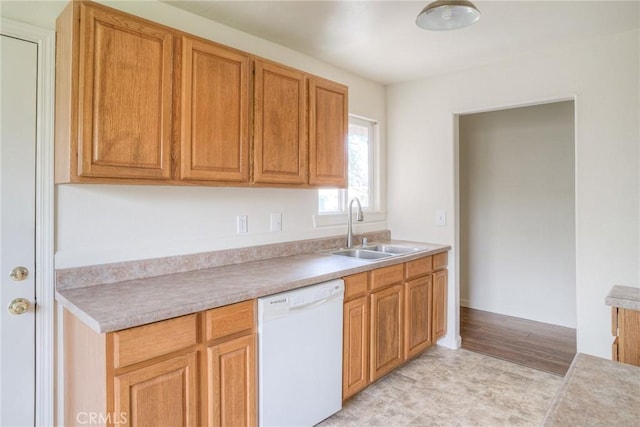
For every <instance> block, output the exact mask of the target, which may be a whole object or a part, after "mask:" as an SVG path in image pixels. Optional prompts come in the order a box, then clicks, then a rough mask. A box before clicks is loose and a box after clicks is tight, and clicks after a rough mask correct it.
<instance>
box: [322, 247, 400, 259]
mask: <svg viewBox="0 0 640 427" xmlns="http://www.w3.org/2000/svg"><path fill="white" fill-rule="evenodd" d="M331 255H340V256H348V257H351V258H359V259H368V260H375V259H380V258H387V257H390V256H393V255H394V254H391V253H386V252H379V251H371V250H367V249H340V250H338V251H333V252H331Z"/></svg>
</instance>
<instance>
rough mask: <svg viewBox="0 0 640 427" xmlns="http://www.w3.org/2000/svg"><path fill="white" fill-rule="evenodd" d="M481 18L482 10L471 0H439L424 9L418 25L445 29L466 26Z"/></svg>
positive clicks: (429, 28)
mask: <svg viewBox="0 0 640 427" xmlns="http://www.w3.org/2000/svg"><path fill="white" fill-rule="evenodd" d="M478 19H480V11H479V10H478V8H477V7H475V6H474V5H473V3H471V2H470V1H456V0H437V1H434V2H433V3H430V4H428V5H427V7H425V8H424V9H422V12H420V14H419V15H418V17H417V18H416V25H417V26H418V27H420V28H424V29H425V30H433V31H443V30H455V29H458V28H462V27H466V26H469V25H471V24H473V23H474V22H476V21H477V20H478Z"/></svg>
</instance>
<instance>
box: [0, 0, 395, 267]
mask: <svg viewBox="0 0 640 427" xmlns="http://www.w3.org/2000/svg"><path fill="white" fill-rule="evenodd" d="M100 3H105V4H108V5H109V6H112V7H115V8H118V9H121V10H124V11H126V12H129V13H132V14H134V15H138V16H142V17H144V18H147V19H150V20H153V21H155V22H159V23H162V24H165V25H168V26H171V27H174V28H178V29H180V30H183V31H186V32H189V33H191V34H195V35H198V36H201V37H204V38H207V39H210V40H214V41H216V42H219V43H223V44H226V45H228V46H232V47H235V48H238V49H242V50H244V51H247V52H250V53H254V54H257V55H260V56H262V57H265V58H269V59H271V60H274V61H278V62H281V63H283V64H286V65H289V66H292V67H296V68H299V69H302V70H304V71H307V72H310V73H313V74H316V75H320V76H323V77H326V78H329V79H332V80H335V81H338V82H341V83H344V84H346V85H348V86H349V112H350V113H352V114H357V115H360V116H364V117H369V118H373V119H376V120H378V122H379V123H380V133H381V135H382V139H381V144H382V146H383V147H384V135H385V134H386V130H385V115H386V112H385V89H384V87H383V86H381V85H379V84H377V83H374V82H371V81H369V80H366V79H363V78H360V77H358V76H356V75H353V74H350V73H347V72H345V71H342V70H339V69H337V68H335V67H332V66H330V65H327V64H325V63H323V62H320V61H318V60H316V59H313V58H311V57H309V56H306V55H303V54H300V53H298V52H295V51H293V50H290V49H287V48H284V47H282V46H279V45H276V44H274V43H270V42H268V41H266V40H263V39H259V38H257V37H254V36H251V35H249V34H246V33H243V32H240V31H237V30H235V29H232V28H230V27H226V26H224V25H220V24H217V23H214V22H212V21H209V20H206V19H204V18H200V17H198V16H196V15H193V14H190V13H188V12H185V11H182V10H180V9H176V8H173V7H171V6H169V5H167V4H164V3H160V2H157V1H153V0H152V1H148V0H147V1H124V2H123V1H120V2H118V1H116V2H104V1H100ZM65 4H66V2H58V1H44V2H24V1H22V2H7V1H2V2H1V6H2V9H1V13H2V15H3V16H6V17H9V18H12V19H15V20H18V21H22V22H27V23H31V24H34V25H38V26H41V27H44V28H55V19H56V17H57V16H58V14H59V13H60V11H61V10H62V8H63V7H64V5H65ZM383 166H384V164H383ZM382 171H384V167H383V168H382ZM382 178H383V179H382V182H384V181H385V180H384V177H382ZM56 190H57V205H56V230H57V238H56V268H65V267H73V266H80V265H91V264H98V263H103V262H113V261H122V260H130V259H143V258H150V257H156V256H168V255H174V254H183V253H193V252H200V251H208V250H216V249H221V248H230V247H241V246H250V245H255V244H262V243H272V242H280V241H289V240H299V239H305V238H314V237H322V236H328V235H337V234H341V233H346V226H344V225H340V226H334V227H325V228H318V229H316V228H314V224H313V219H312V215H313V214H314V213H315V211H316V209H317V191H316V190H295V189H293V190H291V189H249V188H242V189H230V188H205V187H200V188H178V187H156V186H115V185H59V186H57V188H56ZM382 202H383V205H382V210H384V200H383V201H382ZM272 212H274V213H282V217H283V219H282V223H283V232H282V233H269V232H268V221H269V214H270V213H272ZM240 214H248V215H249V233H248V234H247V235H243V236H239V235H237V234H236V232H235V230H236V222H235V221H236V220H235V217H236V215H240ZM385 228H386V223H385V222H384V221H382V222H377V223H369V224H366V223H365V224H357V225H355V231H356V232H362V231H370V230H379V229H385Z"/></svg>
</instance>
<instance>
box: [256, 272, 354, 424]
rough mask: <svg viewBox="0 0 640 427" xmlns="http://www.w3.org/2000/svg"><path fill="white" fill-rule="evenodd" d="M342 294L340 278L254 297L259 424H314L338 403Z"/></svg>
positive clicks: (340, 366)
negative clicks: (256, 306) (256, 333)
mask: <svg viewBox="0 0 640 427" xmlns="http://www.w3.org/2000/svg"><path fill="white" fill-rule="evenodd" d="M343 299H344V281H343V280H332V281H329V282H324V283H320V284H318V285H313V286H308V287H305V288H301V289H296V290H293V291H288V292H282V293H279V294H275V295H270V296H268V297H264V298H259V299H258V367H259V371H258V372H259V375H258V389H259V401H258V407H259V420H260V426H263V427H276V426H277V427H283V426H296V427H303V426H312V425H315V424H317V423H319V422H320V421H322V420H324V419H325V418H327V417H329V416H330V415H331V414H334V413H336V412H338V411H339V410H340V408H342V301H343Z"/></svg>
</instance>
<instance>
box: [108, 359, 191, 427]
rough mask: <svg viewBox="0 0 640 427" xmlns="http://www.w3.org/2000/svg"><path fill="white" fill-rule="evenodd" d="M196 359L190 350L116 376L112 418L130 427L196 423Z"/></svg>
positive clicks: (189, 424)
mask: <svg viewBox="0 0 640 427" xmlns="http://www.w3.org/2000/svg"><path fill="white" fill-rule="evenodd" d="M197 360H198V359H197V355H196V353H195V352H193V353H188V354H186V355H184V356H177V357H174V358H171V359H169V360H164V361H161V362H158V363H154V364H152V365H149V366H145V367H143V368H140V369H136V370H133V371H131V372H127V373H125V374H121V375H116V376H115V378H114V409H113V414H115V415H116V416H117V417H116V418H115V420H118V418H119V419H120V421H122V423H121V424H124V425H131V426H149V427H154V426H162V425H167V426H169V425H170V426H191V425H196V424H197V423H198V421H197V420H198V376H197V374H198V362H197ZM125 420H126V421H125ZM115 424H117V423H115Z"/></svg>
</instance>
